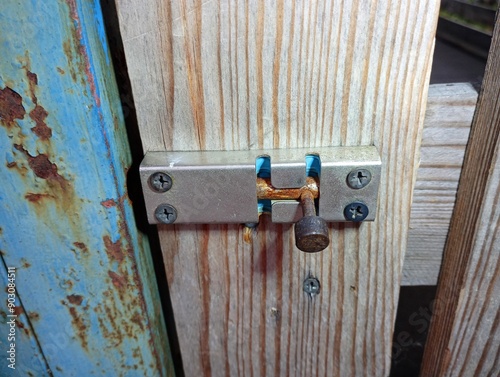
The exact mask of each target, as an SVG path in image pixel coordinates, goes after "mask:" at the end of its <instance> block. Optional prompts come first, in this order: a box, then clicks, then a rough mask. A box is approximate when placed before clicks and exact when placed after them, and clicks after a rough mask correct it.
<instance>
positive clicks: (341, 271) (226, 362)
mask: <svg viewBox="0 0 500 377" xmlns="http://www.w3.org/2000/svg"><path fill="white" fill-rule="evenodd" d="M438 6H439V2H438V1H437V0H430V1H419V2H415V1H409V0H405V1H377V2H370V3H364V2H361V1H353V2H345V3H341V2H336V1H324V2H308V1H287V2H284V1H278V2H275V1H270V0H269V1H261V2H257V1H249V2H233V1H219V2H201V1H176V2H170V1H166V0H163V1H162V0H149V1H147V2H142V1H141V2H139V1H131V0H120V1H118V6H117V8H118V12H119V18H120V22H121V30H122V36H123V41H124V47H125V52H126V56H127V64H128V67H129V74H130V78H131V82H132V87H133V93H134V98H135V104H136V107H137V115H138V119H139V125H140V128H141V139H142V143H143V146H144V150H145V151H150V150H165V149H166V150H198V149H228V150H231V149H248V148H290V147H304V146H327V145H359V144H368V145H369V144H374V145H376V146H377V147H378V148H379V150H380V153H381V156H382V161H383V173H382V175H383V176H382V183H381V188H380V207H379V210H378V217H377V219H376V221H375V222H374V223H373V224H368V223H367V224H362V225H361V226H354V225H350V224H349V225H344V224H340V225H333V226H331V228H330V229H331V239H332V242H331V247H330V248H329V249H328V250H326V251H324V252H321V253H319V254H315V255H306V254H304V253H301V252H299V251H298V250H297V249H295V248H294V240H293V233H292V232H291V231H292V227H291V226H288V225H286V226H285V225H275V224H272V223H270V221H269V220H268V219H267V218H264V219H263V220H262V221H261V224H260V226H259V228H258V229H257V231H256V232H254V233H253V234H252V235H251V240H252V242H251V243H250V244H248V243H246V242H245V237H244V231H243V229H242V228H241V227H238V226H234V225H229V226H175V227H167V226H161V227H159V232H160V237H161V240H162V248H163V253H164V259H165V266H166V270H167V275H168V278H169V285H170V290H171V297H172V302H173V307H174V315H175V321H176V324H177V330H178V334H179V342H180V347H181V350H182V353H183V356H184V368H185V371H186V374H187V375H189V376H201V375H206V376H208V375H240V374H243V375H249V374H252V375H259V376H264V375H272V376H280V375H282V376H291V375H308V376H315V375H318V376H320V375H328V376H340V375H342V376H347V375H370V376H374V375H375V376H384V375H387V374H388V372H389V366H390V354H391V338H392V329H393V320H394V316H395V310H396V304H397V296H398V291H399V283H400V279H401V270H402V263H403V258H404V254H405V248H406V247H405V246H406V239H407V232H408V226H409V217H410V203H411V196H412V188H413V183H414V181H415V179H416V167H417V163H418V146H419V141H420V136H421V132H422V124H423V119H424V110H425V103H426V99H427V85H428V80H429V73H430V68H431V60H432V50H433V44H434V32H435V27H436V18H437V13H438ZM310 275H312V276H315V277H317V278H318V279H319V280H320V282H321V287H322V288H321V293H320V294H319V295H317V296H315V297H309V296H308V295H307V294H305V293H304V292H303V291H302V282H303V280H304V279H305V278H306V277H307V276H310Z"/></svg>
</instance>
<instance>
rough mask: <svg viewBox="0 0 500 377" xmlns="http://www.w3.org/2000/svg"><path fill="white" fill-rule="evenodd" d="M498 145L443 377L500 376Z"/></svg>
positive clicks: (499, 183) (499, 192)
mask: <svg viewBox="0 0 500 377" xmlns="http://www.w3.org/2000/svg"><path fill="white" fill-rule="evenodd" d="M499 145H500V144H497V147H496V157H495V159H494V165H493V169H492V175H491V177H490V180H489V182H488V187H487V191H486V194H485V201H484V204H483V206H482V211H481V216H480V218H481V219H483V220H482V222H481V225H480V228H479V229H478V233H477V236H476V240H475V242H474V247H473V252H472V255H471V260H470V263H469V265H468V266H467V271H466V279H465V283H464V288H463V289H462V292H461V294H460V300H459V303H458V309H457V311H456V313H457V316H456V318H455V321H454V324H453V331H452V335H451V340H450V344H449V346H448V348H449V354H448V357H449V358H450V359H449V362H448V364H447V368H446V372H445V373H444V374H443V375H446V376H498V375H500V235H499V230H500V190H499V189H498V187H500V153H499V152H500V147H499Z"/></svg>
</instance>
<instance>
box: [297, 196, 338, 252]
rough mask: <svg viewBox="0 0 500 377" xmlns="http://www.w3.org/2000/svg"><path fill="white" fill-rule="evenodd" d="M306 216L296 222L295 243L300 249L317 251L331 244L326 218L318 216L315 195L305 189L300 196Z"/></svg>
mask: <svg viewBox="0 0 500 377" xmlns="http://www.w3.org/2000/svg"><path fill="white" fill-rule="evenodd" d="M300 203H301V205H302V211H303V213H304V217H303V218H301V219H300V220H299V221H298V222H297V223H295V229H294V230H295V245H296V246H297V248H298V249H299V250H302V251H305V252H308V253H316V252H318V251H321V250H324V249H326V248H327V247H328V245H329V244H330V237H329V233H328V225H327V223H326V221H325V220H324V219H322V218H321V217H319V216H316V207H315V205H314V195H313V193H312V192H311V191H309V190H304V191H303V192H302V195H301V196H300Z"/></svg>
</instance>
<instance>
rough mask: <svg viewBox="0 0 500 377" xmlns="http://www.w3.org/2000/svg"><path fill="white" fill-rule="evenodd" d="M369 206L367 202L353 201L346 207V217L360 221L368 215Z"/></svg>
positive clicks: (349, 219)
mask: <svg viewBox="0 0 500 377" xmlns="http://www.w3.org/2000/svg"><path fill="white" fill-rule="evenodd" d="M368 212H369V211H368V207H367V206H366V204H365V203H361V202H353V203H351V204H349V205H347V206H346V207H345V208H344V217H345V219H346V220H348V221H354V222H359V221H363V220H364V219H366V216H368Z"/></svg>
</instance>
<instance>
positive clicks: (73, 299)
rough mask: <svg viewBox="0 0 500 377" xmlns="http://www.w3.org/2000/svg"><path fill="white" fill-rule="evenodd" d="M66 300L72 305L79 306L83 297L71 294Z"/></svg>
mask: <svg viewBox="0 0 500 377" xmlns="http://www.w3.org/2000/svg"><path fill="white" fill-rule="evenodd" d="M66 298H67V299H68V301H69V302H70V303H71V304H73V305H81V304H82V301H83V296H82V295H75V294H72V295H69V296H66Z"/></svg>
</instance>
